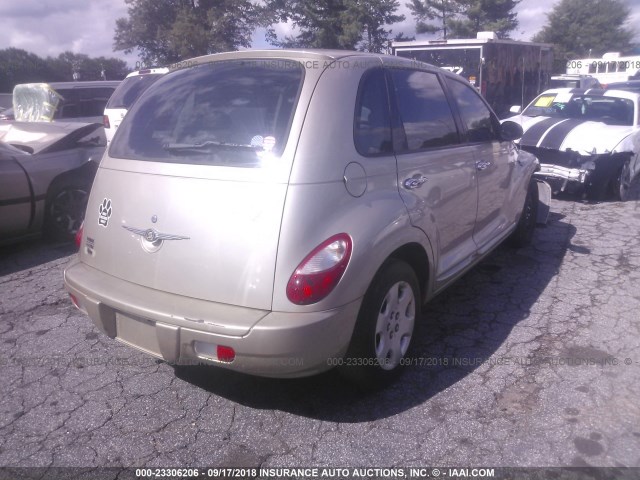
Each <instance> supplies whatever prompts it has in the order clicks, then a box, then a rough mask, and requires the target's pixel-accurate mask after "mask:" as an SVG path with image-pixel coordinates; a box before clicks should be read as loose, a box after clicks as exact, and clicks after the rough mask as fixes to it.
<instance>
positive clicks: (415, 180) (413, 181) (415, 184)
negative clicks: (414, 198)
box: [402, 174, 427, 190]
mask: <svg viewBox="0 0 640 480" xmlns="http://www.w3.org/2000/svg"><path fill="white" fill-rule="evenodd" d="M426 181H427V177H425V176H424V175H420V174H417V175H414V176H413V177H411V178H407V179H405V181H404V182H402V185H403V186H404V188H406V189H407V190H413V189H415V188H420V187H421V186H422V184H423V183H424V182H426Z"/></svg>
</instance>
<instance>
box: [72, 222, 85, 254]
mask: <svg viewBox="0 0 640 480" xmlns="http://www.w3.org/2000/svg"><path fill="white" fill-rule="evenodd" d="M83 232H84V222H82V223H81V224H80V228H79V229H78V231H77V232H76V236H75V238H74V240H75V242H76V247H78V248H80V245H82V233H83Z"/></svg>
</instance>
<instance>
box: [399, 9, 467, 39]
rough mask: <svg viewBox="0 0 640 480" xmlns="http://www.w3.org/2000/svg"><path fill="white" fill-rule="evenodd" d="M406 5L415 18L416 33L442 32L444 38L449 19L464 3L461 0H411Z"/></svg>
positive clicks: (457, 12) (454, 15)
mask: <svg viewBox="0 0 640 480" xmlns="http://www.w3.org/2000/svg"><path fill="white" fill-rule="evenodd" d="M407 7H409V10H411V13H412V15H413V17H414V18H415V19H416V33H438V32H442V38H444V39H446V38H448V36H449V25H450V23H451V21H452V20H454V19H455V18H456V16H457V15H458V14H459V13H460V12H462V11H463V9H464V7H465V4H464V3H463V0H411V2H409V3H407ZM434 21H435V24H434V23H433V22H434Z"/></svg>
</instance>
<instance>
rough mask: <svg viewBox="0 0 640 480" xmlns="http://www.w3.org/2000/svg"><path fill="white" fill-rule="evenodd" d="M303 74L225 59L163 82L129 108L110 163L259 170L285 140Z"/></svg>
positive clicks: (289, 67) (283, 66) (272, 64)
mask: <svg viewBox="0 0 640 480" xmlns="http://www.w3.org/2000/svg"><path fill="white" fill-rule="evenodd" d="M303 75H304V70H303V68H302V65H301V64H299V63H298V62H293V61H286V60H275V59H265V60H231V61H219V62H213V63H209V64H204V65H197V66H195V67H192V68H188V69H185V70H179V71H177V72H173V73H170V74H167V75H165V76H163V78H162V79H160V80H158V82H156V83H155V84H154V85H153V86H151V87H150V88H149V89H148V90H147V92H145V94H144V95H143V96H142V97H141V98H140V100H139V101H138V102H136V103H135V104H134V106H133V107H132V109H131V111H130V112H129V113H128V114H127V116H126V117H125V119H124V120H123V122H122V125H121V126H120V127H119V128H118V130H117V132H116V136H115V138H114V140H113V142H112V144H111V148H110V150H109V154H110V155H111V156H112V157H117V158H125V159H132V160H148V161H154V162H170V163H193V164H206V165H225V166H234V167H257V166H260V165H261V164H262V163H263V158H264V157H265V155H268V156H271V155H276V156H277V155H279V154H281V153H282V150H283V149H284V146H285V144H286V141H287V136H288V133H289V127H290V125H291V121H292V119H293V114H294V112H295V107H296V104H297V99H298V94H299V91H300V88H301V86H302V80H303Z"/></svg>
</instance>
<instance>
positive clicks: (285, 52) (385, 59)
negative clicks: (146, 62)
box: [169, 48, 465, 80]
mask: <svg viewBox="0 0 640 480" xmlns="http://www.w3.org/2000/svg"><path fill="white" fill-rule="evenodd" d="M348 57H359V58H361V59H362V60H363V61H364V60H365V59H375V60H377V61H379V62H380V65H381V66H382V65H384V66H387V67H390V66H394V67H401V68H402V67H404V68H409V67H414V68H415V67H420V68H426V69H428V70H438V71H439V72H440V73H441V74H443V75H446V76H449V77H451V78H456V79H462V80H465V79H464V78H463V77H461V76H459V75H456V74H455V73H453V72H449V71H448V70H444V69H442V68H439V67H437V66H435V65H432V64H430V63H426V62H421V61H419V60H415V59H412V58H404V57H397V56H395V55H385V54H381V53H370V52H359V51H355V50H335V49H333V50H332V49H313V48H307V49H265V50H259V49H256V50H251V49H249V50H240V51H234V52H224V53H213V54H210V55H203V56H201V57H195V58H192V59H188V60H184V61H181V62H178V63H176V64H173V65H170V66H169V69H170V71H175V70H180V69H182V68H189V67H193V66H195V65H198V64H203V63H209V62H214V61H221V60H236V59H240V60H241V59H250V58H251V59H257V58H258V59H270V58H272V59H291V60H298V61H303V62H304V61H309V60H311V61H319V62H333V61H339V60H341V59H345V58H348Z"/></svg>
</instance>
